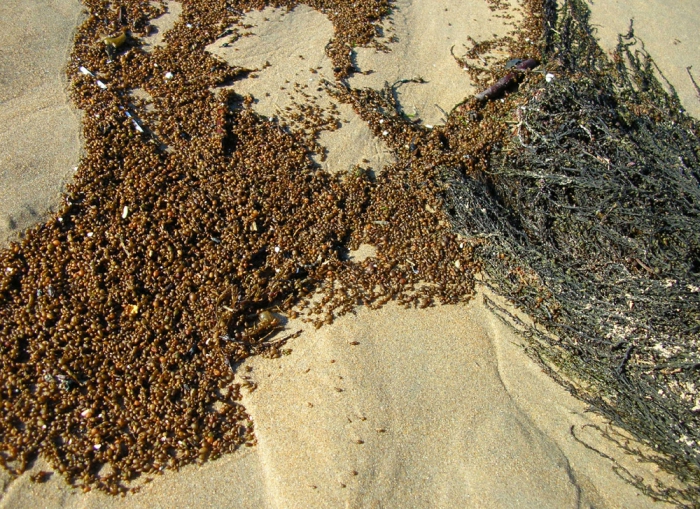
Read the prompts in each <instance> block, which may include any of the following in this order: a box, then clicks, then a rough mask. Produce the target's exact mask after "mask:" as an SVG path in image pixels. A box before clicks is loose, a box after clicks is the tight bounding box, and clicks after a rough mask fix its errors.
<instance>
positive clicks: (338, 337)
mask: <svg viewBox="0 0 700 509" xmlns="http://www.w3.org/2000/svg"><path fill="white" fill-rule="evenodd" d="M675 3H676V4H678V5H676V6H675V8H674V9H671V10H667V9H666V8H665V7H664V6H663V5H662V4H661V3H658V4H657V3H649V2H646V3H645V2H642V1H641V0H639V1H636V2H627V3H626V5H628V6H630V7H629V9H630V10H628V11H624V13H623V14H624V15H628V14H629V13H631V14H633V15H635V17H636V19H637V22H636V27H637V29H638V32H637V33H638V35H639V36H641V37H643V38H644V40H645V42H646V45H647V46H646V47H647V49H648V50H649V51H651V52H652V54H653V56H654V57H655V59H656V61H657V63H658V64H659V67H660V68H661V69H662V71H663V72H664V73H667V75H668V76H669V78H671V79H672V82H673V83H674V84H675V85H676V87H677V90H678V91H679V95H680V96H681V99H682V101H683V104H684V106H685V107H686V108H687V110H688V111H689V112H691V113H693V114H695V115H698V114H699V113H700V100H695V102H694V97H693V93H694V90H693V89H692V88H690V89H689V88H688V86H687V83H685V82H684V81H683V79H682V75H683V72H685V66H689V65H693V64H695V66H696V68H697V70H700V44H698V43H697V35H694V34H693V33H690V32H688V31H686V32H682V30H681V28H682V27H683V26H686V25H688V22H687V21H686V20H688V19H695V20H697V19H698V14H697V13H696V12H695V10H694V9H692V8H691V2H683V1H682V0H675ZM443 4H444V5H443ZM620 4H621V2H615V1H613V0H611V1H609V2H606V3H602V2H596V4H595V5H593V6H592V9H593V19H594V22H596V19H597V20H598V21H597V22H598V23H600V24H601V25H602V26H601V27H600V29H599V33H600V35H601V40H602V42H603V44H604V45H606V47H611V45H613V43H614V41H615V40H614V38H612V36H611V35H610V34H613V33H616V31H620V30H623V31H624V30H626V27H627V23H626V22H625V23H622V25H621V26H618V25H613V24H612V23H610V24H609V25H607V26H606V25H605V24H604V23H603V22H602V21H601V20H611V21H613V20H614V21H615V22H618V21H619V19H620V18H621V17H622V16H623V14H620V12H622V11H621V10H619V9H621V7H620ZM647 4H649V5H655V6H656V7H655V9H656V10H649V9H653V8H650V7H648V6H647ZM169 5H170V10H171V12H173V13H176V12H179V11H178V8H179V6H178V4H176V3H175V2H170V4H169ZM435 5H437V4H435V3H433V2H427V1H424V2H416V3H413V4H410V3H408V2H399V3H398V4H397V8H396V9H395V11H394V14H393V15H392V19H391V21H390V22H389V23H388V24H387V27H386V35H387V37H388V36H390V35H391V34H392V33H395V34H396V35H397V37H398V42H396V43H394V44H393V45H391V46H390V47H391V49H392V51H391V52H390V53H376V52H375V51H374V50H371V49H358V50H357V65H358V66H359V67H360V69H362V70H369V69H371V70H374V71H375V72H374V73H372V74H368V75H362V76H358V77H356V78H353V80H351V85H352V86H372V87H377V88H381V87H382V86H383V84H384V82H385V81H390V82H391V81H392V80H395V79H398V78H400V77H405V76H409V75H410V76H413V75H421V76H422V77H424V78H425V79H426V81H428V83H427V84H425V85H420V84H410V85H408V86H406V87H404V88H402V91H401V96H400V100H401V104H402V107H403V108H404V109H405V111H407V112H408V113H411V114H413V113H415V114H417V115H419V117H420V120H421V121H422V122H423V123H424V124H433V123H439V122H440V119H441V115H442V113H441V110H446V111H449V109H450V108H451V107H452V106H453V105H454V104H456V103H457V102H459V101H461V100H462V99H463V98H464V97H465V96H466V95H467V94H471V93H473V92H474V91H475V90H474V88H473V87H471V86H470V83H469V80H468V78H467V76H466V73H464V72H463V71H462V70H461V69H459V67H458V66H456V65H455V64H454V60H452V57H451V56H450V54H449V50H450V48H451V47H452V46H455V47H456V48H458V47H460V46H459V45H462V44H466V43H467V38H466V36H467V35H470V34H471V35H472V36H473V37H474V38H476V39H479V38H482V37H484V38H485V37H487V36H490V35H492V34H493V33H500V31H503V30H507V29H508V26H507V25H505V23H506V22H508V21H507V20H503V19H500V18H495V17H494V18H490V19H489V13H490V11H488V9H486V8H485V2H483V1H482V0H470V1H469V2H466V3H464V2H458V1H456V0H450V1H447V2H443V3H441V4H439V6H438V7H439V8H436V7H435ZM606 9H607V10H606ZM616 9H618V10H616ZM0 12H1V13H2V16H0V20H2V21H0V24H2V28H3V30H0V33H4V35H3V37H6V39H5V40H3V43H5V44H4V45H3V48H4V49H3V52H2V54H1V55H2V56H1V57H0V71H2V73H1V76H2V85H1V86H0V101H2V104H3V106H4V107H3V109H2V113H0V114H2V115H11V116H7V117H3V120H5V121H4V122H3V123H2V125H3V126H4V127H3V128H2V129H3V130H2V131H0V147H3V148H2V149H0V154H2V155H1V156H0V179H1V180H2V185H1V186H0V189H1V190H2V191H1V193H2V194H0V197H1V199H0V206H1V207H2V210H1V211H0V212H2V214H1V215H2V217H3V219H2V220H3V221H5V223H3V226H2V228H4V229H3V230H2V231H1V232H0V233H2V234H3V235H5V236H7V235H11V234H13V233H15V234H16V232H18V231H21V229H23V228H25V227H27V226H29V225H31V224H33V223H35V222H37V221H40V220H41V219H42V218H43V217H45V216H46V214H47V211H48V210H50V209H51V208H52V207H53V206H55V205H56V203H57V200H58V199H59V196H60V190H61V186H62V185H63V183H64V182H65V181H66V179H67V178H69V176H70V172H71V170H72V168H73V167H74V166H76V165H77V163H78V157H79V150H80V145H79V134H78V133H79V116H78V114H77V113H75V112H73V111H72V110H71V109H70V106H69V102H68V98H67V94H66V92H65V80H64V78H63V73H62V68H63V66H64V65H65V62H66V59H67V55H68V51H69V47H70V44H71V33H72V30H73V29H74V27H75V26H76V23H77V22H78V19H79V13H80V7H79V5H78V3H77V2H75V1H67V0H62V2H52V3H51V4H50V9H49V8H47V7H46V6H45V5H44V4H42V3H40V2H38V1H32V2H23V3H20V2H17V1H13V2H10V3H9V4H6V5H4V6H3V7H0ZM660 12H663V14H664V15H665V16H667V17H669V18H673V19H676V18H677V19H676V22H675V23H672V22H670V21H669V23H672V25H671V26H674V27H677V28H678V33H677V34H676V35H673V34H669V33H668V32H667V31H666V32H665V31H663V30H661V29H658V30H657V29H653V28H645V23H646V24H647V25H646V26H647V27H649V26H652V27H653V26H655V25H654V23H650V22H651V21H653V20H657V19H658V18H659V17H660V16H659V13H660ZM56 13H59V14H60V15H57V14H56ZM647 13H648V15H647ZM654 13H656V16H657V17H656V18H654V17H653V15H654ZM514 15H515V16H517V12H515V13H514ZM250 16H251V18H250V19H251V20H253V22H251V24H252V25H254V26H253V28H251V29H250V31H251V32H252V33H253V35H251V36H250V37H245V38H242V39H241V40H239V42H238V43H236V44H235V45H233V46H232V47H228V48H221V47H217V45H216V44H215V45H212V48H211V49H210V51H212V52H214V53H215V54H217V55H219V56H220V57H221V58H224V59H226V60H227V61H228V62H229V63H231V64H232V65H241V66H249V67H258V66H262V64H264V63H265V62H266V61H269V62H270V64H271V65H270V67H269V68H267V69H264V70H261V71H260V72H259V73H258V76H257V77H256V78H248V79H247V80H245V81H243V82H241V83H240V84H237V85H236V87H237V90H239V89H240V90H241V91H242V92H244V93H250V94H252V95H253V96H254V97H255V98H256V103H255V105H254V107H255V108H256V109H258V111H259V112H260V113H261V114H263V115H280V116H284V107H285V106H288V105H290V104H292V102H293V100H294V97H292V96H291V93H290V90H280V87H282V86H284V83H285V81H290V83H293V82H294V80H297V81H299V82H300V83H301V82H304V83H308V82H309V81H308V80H309V79H318V76H319V74H321V75H322V74H324V73H326V74H325V75H326V77H327V78H329V79H330V78H331V77H332V73H331V72H330V71H327V70H326V67H324V66H327V65H328V63H327V62H326V61H325V60H324V59H325V54H324V52H323V46H324V45H325V44H326V42H327V40H328V37H329V33H330V32H328V30H329V27H330V22H328V20H327V19H326V18H325V16H323V15H322V14H319V13H317V12H315V11H313V10H311V9H310V8H307V7H298V8H297V9H295V10H293V11H291V12H289V13H285V12H283V11H273V10H268V11H265V13H264V14H261V13H252V14H251V15H250ZM645 16H646V17H645ZM265 18H267V19H268V21H266V20H265ZM516 19H517V18H516ZM644 20H646V21H644ZM166 21H167V22H164V23H163V25H162V26H163V30H166V29H167V28H166V27H167V25H168V23H171V22H172V20H166ZM511 22H512V21H511ZM657 26H658V25H657ZM27 27H33V29H34V28H35V29H36V32H32V31H31V30H27ZM297 30H306V31H308V32H311V33H313V34H315V37H314V38H313V39H311V42H307V43H305V44H304V45H303V48H301V47H293V45H291V44H290V39H289V38H290V37H293V34H294V33H295V32H296V31H297ZM645 30H646V32H645ZM290 34H292V35H291V36H290ZM683 34H685V35H683ZM37 37H42V38H43V39H42V40H44V41H46V43H45V44H41V45H36V44H34V41H35V39H36V38H37ZM693 37H695V39H693ZM256 38H257V39H256ZM674 38H678V40H680V41H681V42H680V43H678V44H674V43H673V41H674ZM611 41H613V42H611ZM693 41H694V42H693ZM158 43H162V33H161V34H159V38H158V39H157V40H154V41H153V44H158ZM671 46H672V48H671ZM654 48H658V52H656V51H655V50H654ZM302 49H303V51H304V52H305V53H302V56H303V59H302V58H299V54H300V51H302ZM282 50H284V51H282ZM450 62H451V64H452V65H450ZM674 62H675V63H674ZM311 67H314V68H316V67H320V69H317V71H319V72H318V73H310V74H309V71H308V69H309V68H311ZM685 76H686V81H688V80H687V73H686V75H685ZM676 80H678V81H676ZM684 83H685V84H684ZM285 88H286V87H285ZM266 92H268V93H270V97H267V96H265V93H266ZM317 100H318V101H319V103H320V104H328V103H329V102H330V101H331V99H330V98H329V97H328V96H325V95H323V93H319V97H318V99H317ZM324 101H325V103H324ZM436 104H437V105H438V106H439V108H438V107H435V105H436ZM340 117H341V120H342V121H341V124H342V125H341V127H340V128H339V129H338V130H336V131H332V132H328V133H323V137H322V138H321V143H322V144H323V145H324V146H325V147H326V148H327V149H328V157H327V160H326V161H324V162H321V163H320V164H321V165H322V166H323V167H324V168H325V169H327V170H328V171H334V170H344V169H348V168H349V167H351V166H352V165H354V164H359V163H360V162H362V161H363V159H366V160H368V161H370V162H371V164H372V166H373V167H375V168H377V169H378V170H379V171H380V170H381V165H382V164H385V162H386V161H388V160H389V159H390V158H389V156H388V155H387V153H388V151H387V150H386V149H385V148H384V146H383V143H382V141H381V139H376V138H374V137H373V135H372V134H371V132H370V131H369V129H367V128H366V126H364V125H363V124H362V122H361V120H359V119H358V118H355V117H353V113H352V112H351V111H341V112H340ZM8 126H12V128H11V129H10V128H8ZM5 218H7V219H5ZM4 238H6V237H4ZM288 328H289V329H290V330H296V329H297V328H301V329H304V332H303V333H302V334H301V335H300V337H298V338H297V339H295V340H293V341H292V342H290V343H289V344H288V346H289V347H290V348H291V349H292V353H291V355H289V356H285V357H282V358H280V359H276V360H271V359H264V358H251V359H249V360H247V361H246V363H245V364H244V365H243V366H241V367H240V368H239V369H240V373H241V377H242V376H243V374H244V373H245V374H246V375H245V376H248V377H249V380H248V381H250V382H252V383H254V384H255V385H256V386H257V389H255V390H254V391H250V392H246V391H244V398H243V404H244V405H245V407H246V408H247V409H248V411H249V412H250V414H251V416H252V417H253V420H254V422H255V425H256V435H257V438H258V445H257V446H255V447H253V448H244V449H243V450H240V451H238V452H236V453H234V454H231V455H228V456H226V457H224V458H221V459H219V460H217V461H212V462H207V463H205V464H203V465H201V466H196V465H193V466H189V467H187V468H184V469H182V470H181V471H180V472H166V473H165V474H164V475H162V476H156V477H155V479H154V480H153V481H152V482H150V483H148V484H146V485H144V487H143V489H142V490H141V492H140V493H137V494H133V495H130V496H128V497H127V498H126V499H121V498H113V497H109V496H107V495H104V494H101V493H94V492H91V493H87V494H84V493H82V492H79V491H76V490H71V489H70V488H68V487H67V486H66V485H65V483H64V481H63V479H62V478H60V477H59V476H58V475H52V476H51V477H50V478H49V480H48V481H47V482H45V483H41V484H37V483H33V482H31V481H30V479H29V476H30V473H27V474H24V475H22V476H20V477H19V478H18V479H14V480H11V479H10V478H9V476H8V475H7V474H6V473H4V472H2V473H1V474H0V479H1V480H2V486H3V494H2V499H0V506H2V507H20V508H23V507H27V508H29V507H121V506H123V507H172V506H174V505H177V506H178V507H241V508H244V507H250V508H257V507H273V508H276V507H280V508H282V507H284V508H286V507H289V508H297V507H299V508H302V507H494V508H496V507H611V508H612V507H651V506H652V505H653V506H654V507H662V506H663V505H662V504H659V503H654V502H653V501H652V500H651V499H649V498H647V497H645V496H644V495H642V494H640V493H639V492H638V491H637V490H636V489H635V488H633V487H632V486H630V485H629V484H627V483H626V482H624V481H623V480H622V479H621V478H620V477H619V476H618V475H616V474H615V472H614V471H613V468H612V467H613V464H612V462H611V461H610V460H608V459H606V458H604V457H603V456H601V455H599V454H597V453H596V452H594V451H593V450H592V449H590V448H587V447H585V446H584V445H582V444H581V443H580V442H578V441H577V440H575V439H574V437H573V436H572V433H571V430H572V427H573V430H574V433H575V434H576V435H577V436H579V437H580V438H581V439H582V440H583V441H584V442H586V443H587V444H588V445H590V446H591V447H593V448H595V449H598V450H599V451H600V452H602V453H604V454H606V455H608V456H609V457H612V458H615V460H616V461H618V462H619V463H620V464H621V465H623V466H624V467H625V468H627V469H629V470H630V471H631V472H632V473H634V474H636V475H640V476H642V477H644V478H645V479H648V480H651V479H652V478H653V477H654V476H655V475H659V473H658V472H656V471H655V469H654V467H653V466H652V465H648V464H641V463H639V462H637V461H636V460H635V459H634V458H630V457H627V456H625V454H624V453H623V452H622V451H620V450H619V449H617V448H616V447H615V446H614V445H613V444H612V443H610V442H608V441H606V440H605V439H603V438H602V437H601V436H600V434H599V433H597V432H595V431H594V430H593V428H591V427H589V426H588V425H591V424H595V425H599V426H604V422H603V421H602V420H600V419H598V418H597V417H596V416H595V415H593V414H590V413H587V412H586V408H585V406H584V405H583V404H582V403H580V402H579V401H577V400H575V399H574V398H572V397H571V396H570V395H569V394H568V393H567V392H566V391H565V390H564V389H563V388H561V387H560V386H559V385H557V384H556V383H555V382H554V381H552V380H551V379H550V378H549V377H548V376H546V375H545V374H544V373H542V371H541V370H540V368H539V367H538V366H537V364H535V363H534V362H533V361H532V360H531V359H530V358H529V357H528V356H527V355H526V354H525V352H524V351H523V347H522V343H521V340H520V339H519V338H518V336H517V335H515V334H514V333H513V332H512V331H511V330H510V329H509V328H507V327H506V326H505V325H503V324H502V323H501V322H500V321H499V320H498V319H497V318H496V317H495V316H494V315H492V314H491V313H490V312H489V311H488V310H486V308H485V307H484V305H483V303H482V295H481V294H479V295H477V297H475V299H474V300H473V301H472V302H471V303H470V304H469V305H467V306H439V307H434V308H429V309H424V310H405V309H403V308H400V307H399V306H396V305H392V304H389V305H387V306H385V307H384V308H382V309H380V310H378V311H369V310H367V309H359V310H358V311H357V313H356V314H354V315H352V314H351V315H346V316H344V317H342V318H340V319H338V320H336V322H335V323H334V324H332V325H330V326H325V327H323V328H321V329H319V330H314V329H313V328H309V327H308V326H307V325H305V324H303V323H289V324H288ZM248 370H249V371H248ZM34 470H35V471H36V470H50V467H48V466H46V465H42V464H41V462H39V463H38V464H37V465H36V466H35V469H34Z"/></svg>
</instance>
